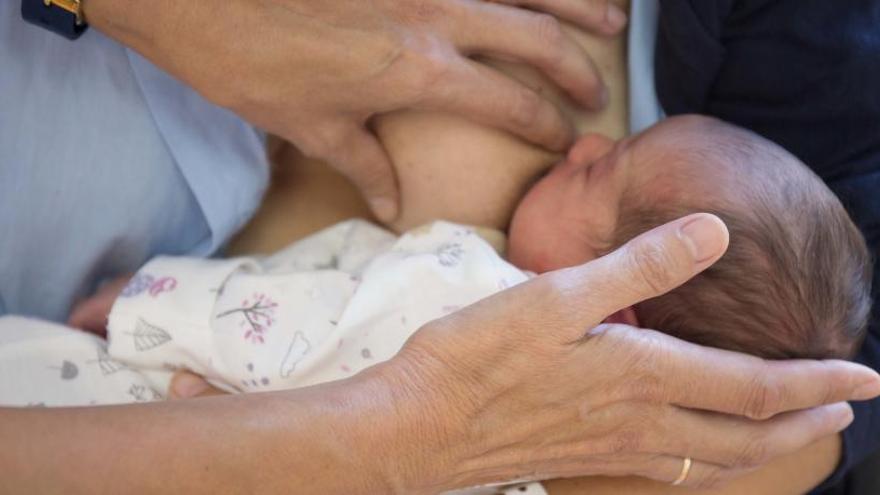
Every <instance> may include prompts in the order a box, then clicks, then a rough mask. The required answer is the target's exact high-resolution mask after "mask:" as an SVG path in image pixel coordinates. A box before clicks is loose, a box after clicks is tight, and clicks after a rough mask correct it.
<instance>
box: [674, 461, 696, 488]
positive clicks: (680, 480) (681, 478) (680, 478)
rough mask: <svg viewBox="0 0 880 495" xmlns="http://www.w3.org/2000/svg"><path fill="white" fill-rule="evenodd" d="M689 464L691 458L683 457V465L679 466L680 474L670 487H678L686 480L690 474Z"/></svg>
mask: <svg viewBox="0 0 880 495" xmlns="http://www.w3.org/2000/svg"><path fill="white" fill-rule="evenodd" d="M691 464H693V462H692V461H691V458H690V457H685V458H684V463H683V464H682V465H681V474H679V475H678V478H675V481H673V482H672V486H678V485H680V484H682V483H684V482H685V481H686V480H687V479H688V475H689V474H691Z"/></svg>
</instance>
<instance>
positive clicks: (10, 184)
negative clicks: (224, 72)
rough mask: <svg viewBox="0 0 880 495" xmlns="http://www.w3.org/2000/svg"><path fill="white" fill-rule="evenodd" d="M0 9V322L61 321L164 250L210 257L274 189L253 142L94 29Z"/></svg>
mask: <svg viewBox="0 0 880 495" xmlns="http://www.w3.org/2000/svg"><path fill="white" fill-rule="evenodd" d="M18 7H19V4H18V2H0V314H3V313H5V312H8V313H15V314H21V315H30V316H39V317H44V318H49V319H52V320H56V321H58V320H64V319H66V318H67V315H68V312H69V309H70V307H71V305H72V303H73V302H74V301H75V300H76V299H77V298H79V297H83V296H85V295H87V294H89V293H91V292H92V291H93V290H94V289H95V286H96V284H97V283H98V282H100V281H101V280H102V279H105V278H108V277H112V276H116V275H119V274H122V273H126V272H131V271H134V270H136V269H137V268H138V267H139V266H140V265H142V264H143V263H144V262H146V261H147V260H148V259H149V258H151V257H153V256H156V255H159V254H191V255H211V254H213V253H215V252H216V251H217V250H218V249H220V248H221V247H222V246H223V245H224V244H225V243H226V242H227V241H228V239H229V238H230V236H231V235H232V234H234V233H235V231H236V230H237V229H239V228H240V227H241V226H242V225H243V224H244V223H245V222H246V221H247V220H248V219H249V218H250V217H251V216H252V214H253V213H254V211H255V210H256V208H257V206H258V205H259V202H260V199H261V196H262V194H263V192H264V190H265V188H266V185H267V183H268V175H269V167H268V163H267V160H266V156H265V151H264V143H263V139H262V136H261V134H260V133H259V132H258V131H256V130H255V129H253V128H252V127H250V126H249V125H247V124H246V123H244V122H243V121H241V120H240V119H238V118H237V117H236V116H235V115H233V114H232V113H231V112H229V111H227V110H224V109H222V108H219V107H217V106H215V105H212V104H211V103H209V102H207V101H205V100H204V99H203V98H201V97H200V96H199V95H198V94H197V93H196V92H195V91H193V90H191V89H189V88H187V87H185V86H184V85H183V84H181V83H179V82H177V81H176V80H174V79H173V78H172V77H170V76H168V75H167V74H165V73H164V72H162V71H161V70H159V69H157V68H156V67H155V66H153V65H152V64H151V63H150V62H148V61H147V60H145V59H144V58H142V57H140V56H139V55H137V54H135V53H133V52H131V51H130V50H128V49H126V48H125V47H123V46H121V45H119V44H118V43H116V42H114V41H112V40H110V39H108V38H106V37H105V36H103V35H102V34H101V33H99V32H97V31H96V30H90V31H89V32H87V33H86V34H85V35H84V36H83V37H82V38H80V39H79V40H78V41H76V42H70V41H67V40H65V39H63V38H61V37H59V36H57V35H53V34H52V33H49V32H47V31H44V30H42V29H40V28H37V27H35V26H32V25H30V24H26V23H25V22H23V21H22V20H21V19H20V16H19V12H18Z"/></svg>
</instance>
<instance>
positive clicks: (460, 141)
mask: <svg viewBox="0 0 880 495" xmlns="http://www.w3.org/2000/svg"><path fill="white" fill-rule="evenodd" d="M620 5H621V7H624V8H625V7H626V2H621V3H620ZM573 31H575V30H570V32H573ZM575 35H576V36H578V38H577V40H578V42H579V43H580V44H581V45H582V46H584V47H585V49H586V50H587V51H588V52H589V53H590V54H591V55H592V56H593V60H594V61H595V62H596V65H597V66H598V67H600V68H601V69H602V70H603V75H604V78H605V81H606V82H607V84H608V87H609V89H610V95H611V97H610V101H609V106H608V108H607V109H606V110H604V111H602V112H598V113H595V114H582V113H578V112H572V113H573V115H574V116H575V119H576V121H577V122H578V129H579V131H581V132H585V131H592V132H598V133H600V134H604V135H606V136H609V137H612V138H619V137H622V136H623V135H624V134H625V129H626V118H625V115H626V92H625V90H624V89H621V88H626V85H627V79H626V70H625V50H624V48H625V46H624V42H623V40H622V39H602V38H597V37H590V36H589V35H585V34H584V33H575ZM504 69H505V70H508V71H515V72H516V75H517V76H518V77H523V78H526V79H527V80H529V81H530V82H532V83H534V81H535V80H536V75H535V74H534V73H530V71H529V70H528V69H523V68H522V67H512V66H510V65H506V66H505V67H504ZM543 84H544V86H542V87H543V88H544V90H545V91H549V92H551V94H552V92H553V91H554V90H553V89H552V86H551V85H549V84H547V83H543ZM569 111H571V110H569ZM377 129H378V131H379V134H380V136H381V137H382V138H383V144H385V146H386V147H387V148H388V150H389V154H390V155H391V156H392V159H393V163H394V165H395V167H397V168H398V177H399V180H400V182H401V185H402V194H403V196H402V204H403V205H404V208H403V210H402V214H401V217H400V218H399V219H398V220H397V221H396V222H395V223H394V224H393V226H394V227H395V228H397V229H398V230H401V229H406V228H409V227H412V226H415V225H418V224H420V223H424V222H426V221H429V220H431V219H433V218H447V219H453V220H457V221H460V222H464V223H471V224H475V225H487V226H493V227H496V228H504V227H505V226H506V225H507V223H508V221H509V218H510V215H511V214H512V212H513V210H514V207H515V205H516V204H517V202H518V201H519V200H520V198H521V196H522V194H523V193H524V191H525V190H526V189H527V188H528V186H529V185H530V184H531V182H532V181H533V177H534V176H535V175H536V174H540V173H541V172H542V171H543V170H544V169H545V168H546V167H548V166H550V165H552V164H553V163H554V162H555V160H556V157H555V156H554V155H553V154H550V153H546V152H544V151H541V150H540V149H537V148H535V147H532V146H529V145H527V144H525V143H523V142H522V141H520V140H518V139H516V138H513V137H510V136H509V135H506V134H503V133H499V132H496V131H494V130H491V129H488V128H485V127H481V126H476V125H473V124H471V123H469V122H467V121H465V120H462V119H456V118H455V117H450V116H445V115H440V114H436V113H434V114H426V113H421V112H405V113H403V112H402V113H398V114H395V115H391V116H388V117H383V118H381V119H380V120H379V121H378V122H377ZM277 158H278V160H277V165H278V166H277V168H276V171H275V180H273V184H272V186H271V189H270V192H269V194H268V195H267V197H266V200H265V202H264V204H263V207H262V209H261V211H260V213H259V214H258V215H257V216H256V218H255V219H254V221H253V222H252V223H251V224H250V225H249V226H248V227H247V228H246V229H245V231H244V232H243V233H242V234H241V235H240V236H239V237H238V239H237V240H236V242H235V243H234V244H233V247H232V250H233V252H234V253H269V252H273V251H276V250H278V249H280V248H282V247H284V246H285V245H287V244H288V243H290V242H292V241H294V240H296V239H299V238H301V237H304V236H305V235H308V234H310V233H312V232H314V231H316V230H319V229H320V228H323V227H326V226H329V225H331V224H332V223H335V222H336V221H339V220H342V219H346V218H352V217H362V218H368V219H369V218H371V215H370V212H369V209H368V208H367V207H366V205H365V204H364V203H363V201H362V200H359V199H358V198H357V192H356V190H355V189H353V188H352V187H351V186H350V185H348V184H347V183H346V181H345V180H344V179H343V178H342V177H340V176H338V175H337V174H334V173H333V172H332V171H329V170H328V169H326V168H325V167H323V166H322V165H321V164H320V163H319V162H315V161H312V160H308V159H305V158H304V157H302V156H301V155H300V154H299V153H297V152H296V150H295V149H290V148H288V149H283V150H281V152H280V153H279V155H278V156H277ZM452 163H455V164H460V163H465V164H467V165H468V166H462V167H452V166H450V164H452ZM474 198H479V200H478V201H475V200H474ZM291 218H296V219H297V221H295V222H294V221H289V219H291ZM207 393H210V392H207ZM681 434H683V435H685V434H687V433H686V432H681ZM840 444H841V442H840V438H839V436H837V435H833V436H829V437H827V438H824V439H822V440H821V441H819V442H816V443H815V444H813V445H810V446H809V447H807V448H805V449H803V450H801V451H799V452H797V453H795V454H792V455H790V456H787V457H785V458H782V459H779V460H778V461H775V462H773V463H771V464H768V465H767V466H764V467H762V468H761V469H760V470H758V471H756V472H755V473H751V474H749V475H746V476H744V477H742V478H740V479H737V480H734V481H733V482H731V483H730V485H728V486H726V487H724V489H723V490H722V491H714V490H713V491H712V493H731V494H734V493H756V494H761V493H767V494H785V493H790V494H792V495H794V494H799V493H803V492H805V491H808V490H809V489H810V488H812V487H814V486H816V485H818V484H819V483H820V482H821V481H822V480H824V479H825V478H826V477H827V476H828V475H829V474H831V472H832V471H833V470H834V468H835V466H836V465H837V462H838V460H839V458H840V449H841V445H840ZM799 466H804V467H805V466H810V469H805V468H799ZM793 472H795V473H797V476H792V473H793ZM548 488H549V489H550V492H551V494H554V495H556V494H558V495H568V494H572V495H574V494H577V493H644V494H655V493H656V494H660V493H675V492H678V491H681V489H674V488H671V487H669V486H668V485H665V484H662V483H656V482H652V481H649V480H642V479H637V478H623V479H620V478H615V479H609V478H584V479H578V480H561V481H558V482H551V483H549V484H548Z"/></svg>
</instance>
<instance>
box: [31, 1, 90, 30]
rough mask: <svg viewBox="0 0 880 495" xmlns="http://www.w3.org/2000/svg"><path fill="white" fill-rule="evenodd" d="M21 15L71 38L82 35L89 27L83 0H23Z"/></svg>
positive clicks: (33, 22)
mask: <svg viewBox="0 0 880 495" xmlns="http://www.w3.org/2000/svg"><path fill="white" fill-rule="evenodd" d="M21 17H22V18H23V19H24V20H26V21H28V22H30V23H32V24H36V25H37V26H41V27H44V28H46V29H48V30H49V31H52V32H53V33H57V34H60V35H61V36H64V37H65V38H67V39H70V40H75V39H77V38H79V37H80V36H82V34H83V33H84V32H85V31H86V29H88V27H89V25H88V24H86V21H85V19H84V18H83V12H82V1H81V0H21Z"/></svg>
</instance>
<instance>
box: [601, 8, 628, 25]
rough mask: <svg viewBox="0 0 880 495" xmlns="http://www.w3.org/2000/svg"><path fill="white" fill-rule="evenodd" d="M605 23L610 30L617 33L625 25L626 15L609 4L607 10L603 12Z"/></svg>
mask: <svg viewBox="0 0 880 495" xmlns="http://www.w3.org/2000/svg"><path fill="white" fill-rule="evenodd" d="M605 23H606V24H608V27H610V28H611V29H613V30H615V31H618V30H620V29H621V28H623V26H625V25H626V14H625V13H624V12H623V11H622V10H620V7H617V6H616V5H614V4H612V3H610V2H609V3H608V10H606V11H605Z"/></svg>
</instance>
